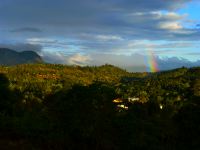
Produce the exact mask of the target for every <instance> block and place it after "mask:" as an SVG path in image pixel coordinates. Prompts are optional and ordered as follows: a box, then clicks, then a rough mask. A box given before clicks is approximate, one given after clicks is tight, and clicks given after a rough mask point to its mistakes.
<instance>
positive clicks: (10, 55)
mask: <svg viewBox="0 0 200 150" xmlns="http://www.w3.org/2000/svg"><path fill="white" fill-rule="evenodd" d="M42 62H43V60H42V58H41V57H40V56H39V55H38V54H37V53H36V52H33V51H23V52H16V51H14V50H11V49H8V48H0V65H8V66H10V65H18V64H27V63H28V64H30V63H42Z"/></svg>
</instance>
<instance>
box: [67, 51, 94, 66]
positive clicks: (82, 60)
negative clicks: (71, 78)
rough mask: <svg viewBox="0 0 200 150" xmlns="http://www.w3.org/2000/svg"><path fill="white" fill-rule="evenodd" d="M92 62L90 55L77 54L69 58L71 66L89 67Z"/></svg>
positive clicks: (68, 61)
mask: <svg viewBox="0 0 200 150" xmlns="http://www.w3.org/2000/svg"><path fill="white" fill-rule="evenodd" d="M90 60H91V58H90V56H88V55H81V54H79V53H78V54H75V55H72V56H68V60H67V63H68V64H70V65H79V66H83V65H87V64H89V61H90Z"/></svg>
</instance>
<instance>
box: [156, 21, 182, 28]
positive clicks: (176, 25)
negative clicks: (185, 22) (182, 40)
mask: <svg viewBox="0 0 200 150" xmlns="http://www.w3.org/2000/svg"><path fill="white" fill-rule="evenodd" d="M159 28H161V29H166V30H179V29H182V28H183V26H182V25H180V23H178V22H161V23H160V24H159Z"/></svg>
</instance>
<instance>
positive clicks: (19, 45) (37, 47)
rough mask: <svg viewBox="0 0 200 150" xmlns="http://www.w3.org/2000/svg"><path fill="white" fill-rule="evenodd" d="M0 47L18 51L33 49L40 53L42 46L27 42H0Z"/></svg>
mask: <svg viewBox="0 0 200 150" xmlns="http://www.w3.org/2000/svg"><path fill="white" fill-rule="evenodd" d="M0 47H2V48H9V49H12V50H15V51H18V52H22V51H35V52H37V53H40V52H41V51H42V46H41V45H39V44H28V43H17V44H0Z"/></svg>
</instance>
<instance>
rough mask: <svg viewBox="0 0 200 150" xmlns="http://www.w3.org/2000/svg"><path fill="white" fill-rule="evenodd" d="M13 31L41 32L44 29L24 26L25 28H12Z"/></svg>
mask: <svg viewBox="0 0 200 150" xmlns="http://www.w3.org/2000/svg"><path fill="white" fill-rule="evenodd" d="M11 32H17V33H22V32H33V33H41V32H42V30H41V29H39V28H33V27H23V28H17V29H14V30H11Z"/></svg>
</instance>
